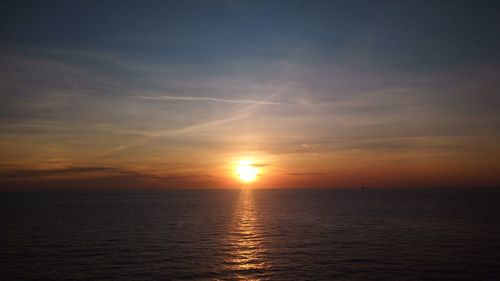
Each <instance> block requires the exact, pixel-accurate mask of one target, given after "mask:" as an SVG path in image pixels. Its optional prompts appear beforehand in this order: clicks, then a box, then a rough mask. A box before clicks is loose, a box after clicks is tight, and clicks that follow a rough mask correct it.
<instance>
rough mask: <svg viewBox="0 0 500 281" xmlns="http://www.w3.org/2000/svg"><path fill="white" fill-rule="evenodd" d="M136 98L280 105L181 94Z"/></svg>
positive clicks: (268, 103)
mask: <svg viewBox="0 0 500 281" xmlns="http://www.w3.org/2000/svg"><path fill="white" fill-rule="evenodd" d="M134 98H138V99H145V100H159V101H169V100H174V101H175V100H177V101H213V102H225V103H245V104H263V105H279V104H280V103H277V102H270V101H260V100H240V99H221V98H212V97H179V96H134Z"/></svg>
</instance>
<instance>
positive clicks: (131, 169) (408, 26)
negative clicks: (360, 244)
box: [0, 0, 500, 189]
mask: <svg viewBox="0 0 500 281" xmlns="http://www.w3.org/2000/svg"><path fill="white" fill-rule="evenodd" d="M1 7H2V8H1V9H0V188H2V189H32V188H33V189H80V188H90V189H94V188H97V189H99V188H144V189H147V188H238V187H240V186H242V185H243V183H242V182H241V181H239V180H238V178H237V176H235V170H236V168H235V167H236V166H237V163H238V161H240V160H242V159H247V160H250V161H251V162H252V165H253V166H254V167H258V169H259V171H260V172H259V176H258V179H257V180H256V181H255V182H253V183H252V184H251V186H253V187H255V188H284V187H288V188H299V187H301V188H308V187H316V188H322V187H325V188H326V187H331V188H336V187H346V188H350V187H368V188H369V187H411V188H413V187H499V186H500V173H499V171H500V110H499V108H500V79H499V78H500V2H499V1H472V0H471V1H459V0H458V1H406V0H405V1H358V0H352V1H333V0H332V1H293V0H291V1H237V0H228V1H209V0H207V1H201V0H200V1H2V4H1Z"/></svg>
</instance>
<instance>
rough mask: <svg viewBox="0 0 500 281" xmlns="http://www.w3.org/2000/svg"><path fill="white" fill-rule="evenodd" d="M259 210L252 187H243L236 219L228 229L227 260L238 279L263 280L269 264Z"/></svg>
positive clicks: (235, 215)
mask: <svg viewBox="0 0 500 281" xmlns="http://www.w3.org/2000/svg"><path fill="white" fill-rule="evenodd" d="M259 229H260V225H259V222H258V217H257V211H256V208H255V203H254V200H253V192H252V190H251V189H247V188H244V189H242V190H241V195H240V198H239V201H238V205H237V207H236V209H235V213H234V222H233V224H232V228H231V230H230V231H229V236H228V241H227V242H228V243H229V245H230V251H229V255H228V257H227V259H226V262H225V264H226V265H227V267H228V268H227V270H228V271H230V272H233V273H234V275H233V276H234V278H236V279H238V280H260V277H259V276H262V275H263V273H264V271H265V269H266V268H268V267H269V264H268V262H267V261H266V258H265V252H266V251H265V247H264V245H263V240H262V235H261V233H260V231H259Z"/></svg>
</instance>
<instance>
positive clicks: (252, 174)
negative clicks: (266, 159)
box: [236, 159, 259, 183]
mask: <svg viewBox="0 0 500 281" xmlns="http://www.w3.org/2000/svg"><path fill="white" fill-rule="evenodd" d="M236 175H237V176H238V178H239V179H240V180H241V181H242V182H244V183H250V182H253V181H255V180H256V179H257V176H258V175H259V168H257V167H256V166H255V164H254V163H252V161H251V160H248V159H243V160H240V161H239V162H238V164H237V165H236Z"/></svg>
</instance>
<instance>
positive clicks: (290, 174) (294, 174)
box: [287, 172, 325, 176]
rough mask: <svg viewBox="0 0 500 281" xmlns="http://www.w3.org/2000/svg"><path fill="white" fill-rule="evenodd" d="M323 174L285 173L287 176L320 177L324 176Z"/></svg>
mask: <svg viewBox="0 0 500 281" xmlns="http://www.w3.org/2000/svg"><path fill="white" fill-rule="evenodd" d="M324 174H325V173H324V172H309V173H287V175H289V176H320V175H324Z"/></svg>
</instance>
